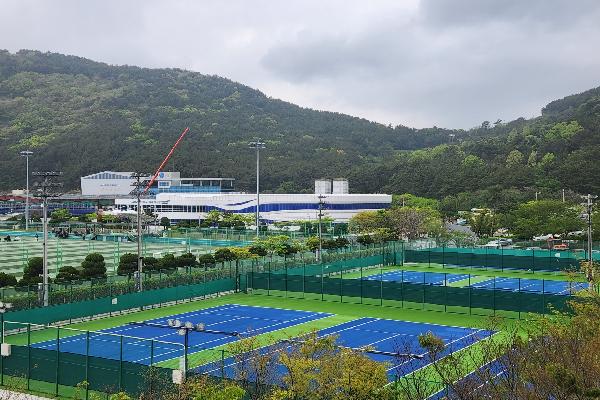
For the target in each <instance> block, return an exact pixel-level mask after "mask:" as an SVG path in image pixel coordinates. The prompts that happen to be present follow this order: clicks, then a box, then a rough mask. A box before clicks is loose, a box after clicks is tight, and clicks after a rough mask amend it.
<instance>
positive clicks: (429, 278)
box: [363, 271, 469, 286]
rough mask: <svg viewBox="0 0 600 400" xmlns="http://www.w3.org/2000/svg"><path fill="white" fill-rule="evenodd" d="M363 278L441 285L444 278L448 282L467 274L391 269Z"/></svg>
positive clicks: (466, 276) (459, 279)
mask: <svg viewBox="0 0 600 400" xmlns="http://www.w3.org/2000/svg"><path fill="white" fill-rule="evenodd" d="M363 279H368V280H371V281H386V282H408V283H425V284H429V285H438V286H443V285H444V284H445V282H446V279H447V280H448V283H452V282H457V281H462V280H465V279H469V275H468V274H442V273H437V272H418V271H391V272H385V273H383V274H375V275H369V276H367V277H364V278H363Z"/></svg>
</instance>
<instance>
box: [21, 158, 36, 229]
mask: <svg viewBox="0 0 600 400" xmlns="http://www.w3.org/2000/svg"><path fill="white" fill-rule="evenodd" d="M19 155H20V156H21V157H25V165H26V171H27V178H26V180H25V181H26V184H25V185H26V187H25V230H26V231H27V230H29V156H31V155H33V151H29V150H24V151H22V152H20V153H19Z"/></svg>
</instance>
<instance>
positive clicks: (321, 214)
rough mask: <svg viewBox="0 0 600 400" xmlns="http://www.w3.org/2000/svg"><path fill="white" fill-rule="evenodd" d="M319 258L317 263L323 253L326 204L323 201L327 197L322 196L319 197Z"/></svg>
mask: <svg viewBox="0 0 600 400" xmlns="http://www.w3.org/2000/svg"><path fill="white" fill-rule="evenodd" d="M318 197H319V256H318V257H317V261H321V259H322V258H321V254H322V253H323V228H322V227H321V225H322V220H323V206H324V205H325V202H324V201H323V200H324V199H325V198H326V197H325V196H323V195H322V194H320V195H319V196H318Z"/></svg>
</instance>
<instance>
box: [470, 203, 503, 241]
mask: <svg viewBox="0 0 600 400" xmlns="http://www.w3.org/2000/svg"><path fill="white" fill-rule="evenodd" d="M498 221H499V219H498V216H496V215H495V214H494V213H493V212H492V211H491V210H490V209H487V208H483V209H480V210H478V211H475V212H472V213H471V215H470V216H469V225H470V226H471V230H472V231H473V232H475V234H476V235H477V236H479V237H482V236H492V235H493V234H494V232H495V231H496V229H498Z"/></svg>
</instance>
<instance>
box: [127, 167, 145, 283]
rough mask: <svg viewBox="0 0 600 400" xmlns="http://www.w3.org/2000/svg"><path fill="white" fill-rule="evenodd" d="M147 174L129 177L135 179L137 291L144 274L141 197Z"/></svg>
mask: <svg viewBox="0 0 600 400" xmlns="http://www.w3.org/2000/svg"><path fill="white" fill-rule="evenodd" d="M147 176H148V174H143V173H139V172H134V173H132V174H131V177H132V178H133V179H135V182H134V183H133V184H132V186H133V187H134V189H133V191H132V194H133V195H134V196H135V197H136V199H137V273H136V274H135V275H136V276H135V278H136V279H135V284H136V288H137V290H138V291H140V292H141V291H142V290H144V286H143V281H144V279H143V277H144V275H143V272H144V257H143V256H142V195H143V194H144V193H145V190H144V185H143V183H142V178H146V177H147Z"/></svg>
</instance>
